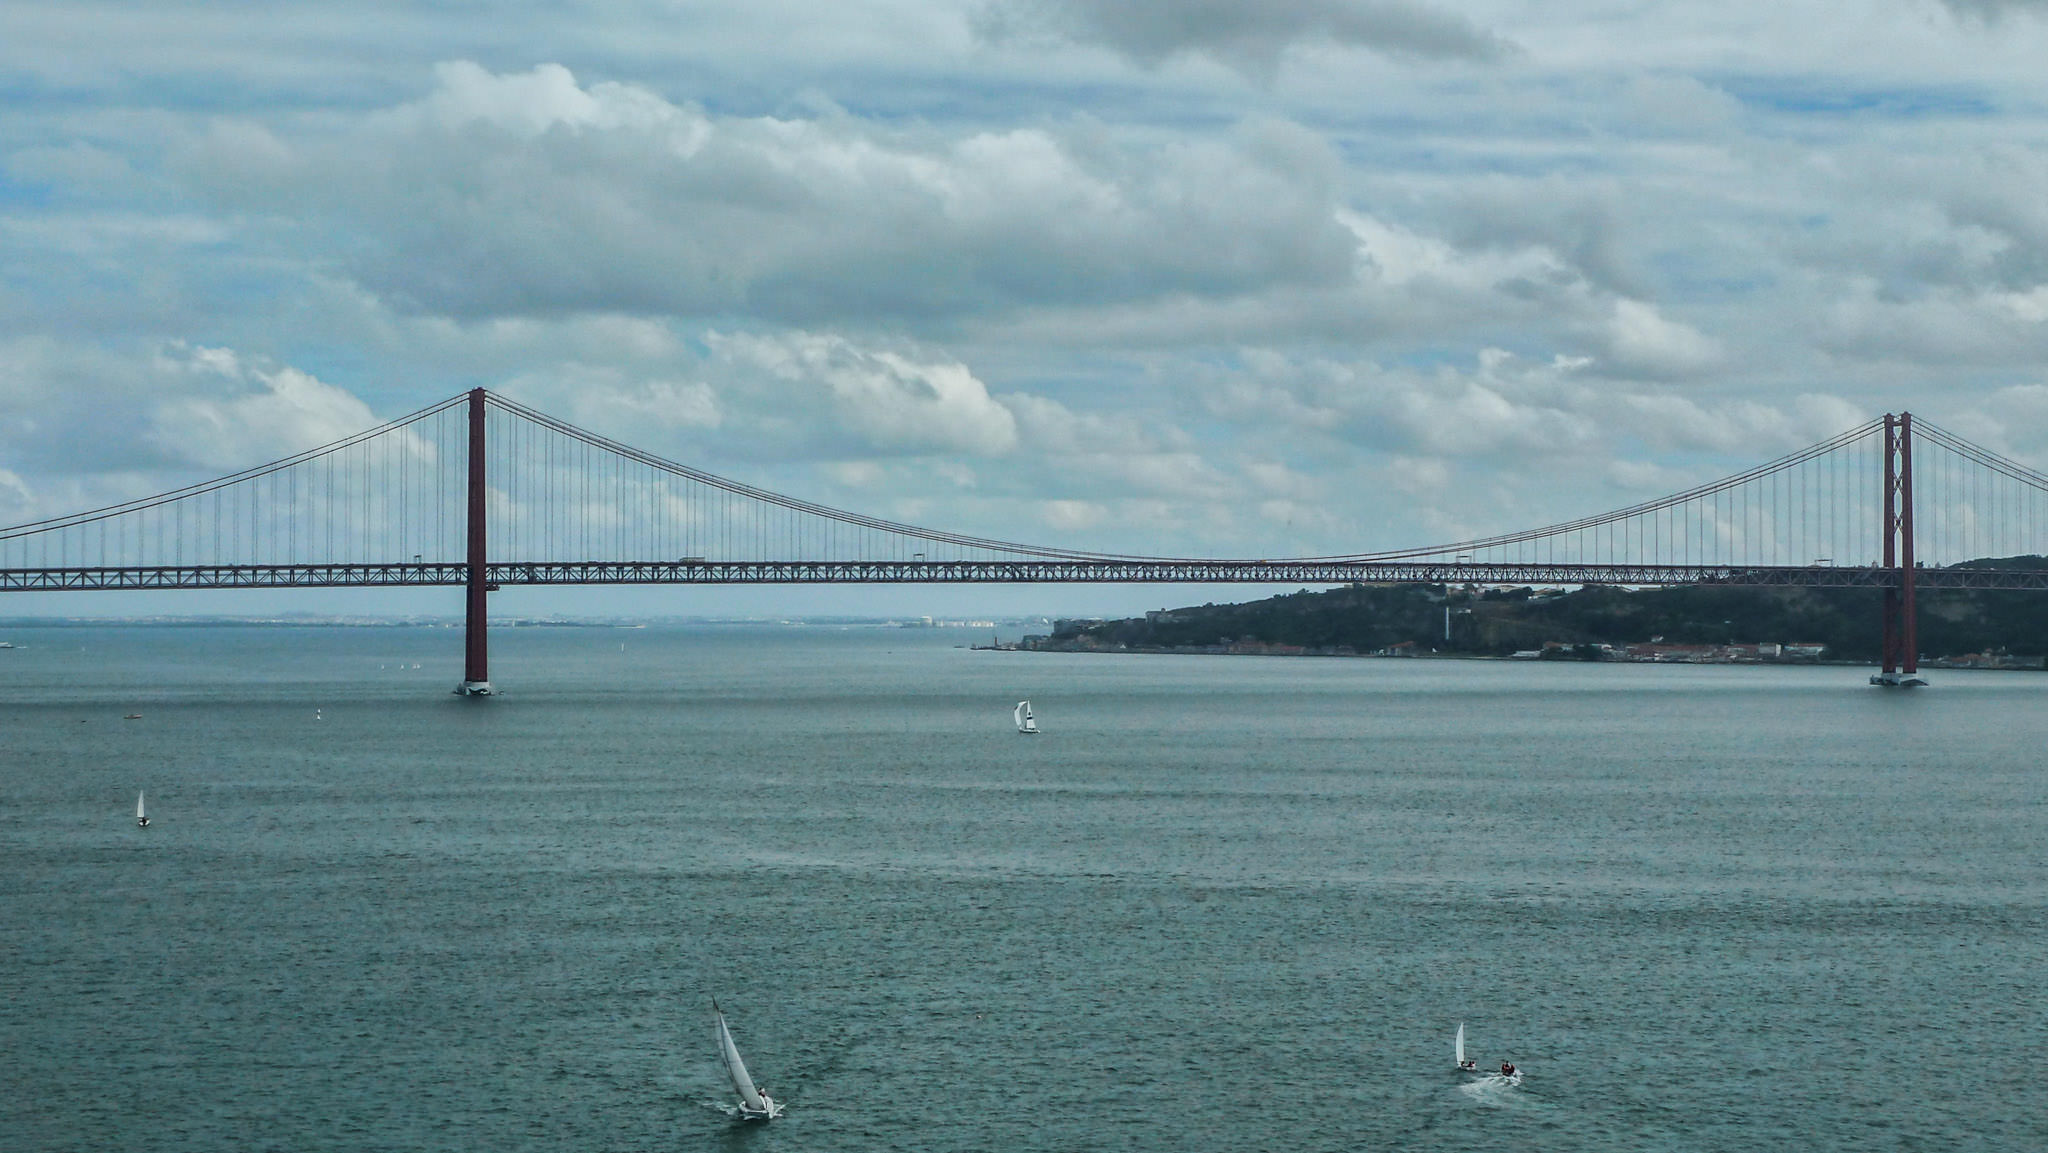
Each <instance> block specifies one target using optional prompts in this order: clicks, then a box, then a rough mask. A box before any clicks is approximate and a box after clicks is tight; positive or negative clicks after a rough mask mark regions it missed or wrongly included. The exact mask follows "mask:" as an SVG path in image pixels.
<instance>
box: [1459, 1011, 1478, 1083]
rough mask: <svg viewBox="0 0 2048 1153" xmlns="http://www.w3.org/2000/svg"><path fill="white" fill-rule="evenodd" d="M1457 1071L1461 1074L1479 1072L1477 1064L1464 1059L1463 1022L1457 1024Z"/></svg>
mask: <svg viewBox="0 0 2048 1153" xmlns="http://www.w3.org/2000/svg"><path fill="white" fill-rule="evenodd" d="M1458 1071H1459V1072H1461V1073H1477V1072H1478V1071H1479V1062H1477V1061H1471V1060H1467V1059H1466V1057H1465V1022H1463V1021H1460V1022H1458Z"/></svg>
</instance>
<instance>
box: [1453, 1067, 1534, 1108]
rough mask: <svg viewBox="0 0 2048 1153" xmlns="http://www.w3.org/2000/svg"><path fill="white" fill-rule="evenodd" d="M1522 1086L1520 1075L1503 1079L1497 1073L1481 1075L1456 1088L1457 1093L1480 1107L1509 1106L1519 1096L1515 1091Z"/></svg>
mask: <svg viewBox="0 0 2048 1153" xmlns="http://www.w3.org/2000/svg"><path fill="white" fill-rule="evenodd" d="M1521 1084H1522V1075H1521V1074H1520V1073H1516V1074H1515V1075H1514V1076H1512V1077H1503V1076H1501V1075H1500V1074H1498V1073H1481V1074H1480V1075H1479V1076H1477V1077H1473V1078H1471V1079H1470V1080H1468V1081H1466V1082H1465V1083H1464V1084H1462V1085H1460V1086H1458V1092H1460V1093H1463V1094H1464V1095H1465V1096H1467V1097H1470V1098H1472V1099H1473V1100H1474V1101H1477V1102H1479V1103H1480V1104H1482V1105H1501V1106H1505V1105H1510V1104H1513V1103H1514V1102H1515V1101H1516V1100H1517V1099H1518V1098H1519V1097H1520V1094H1518V1093H1516V1092H1515V1090H1516V1089H1517V1088H1519V1087H1520V1086H1521Z"/></svg>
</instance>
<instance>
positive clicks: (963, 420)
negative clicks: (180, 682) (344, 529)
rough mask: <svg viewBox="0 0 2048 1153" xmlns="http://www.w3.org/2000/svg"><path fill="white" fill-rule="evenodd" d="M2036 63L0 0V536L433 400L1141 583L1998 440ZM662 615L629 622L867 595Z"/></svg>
mask: <svg viewBox="0 0 2048 1153" xmlns="http://www.w3.org/2000/svg"><path fill="white" fill-rule="evenodd" d="M2044 60H2048V0H1945V2H1944V0H1870V2H1869V3H1865V4H1860V5H1841V4H1836V3H1813V2H1808V0H1772V2H1771V3H1757V2H1752V0H1729V2H1726V3H1721V4H1715V5H1698V4H1660V5H1644V4H1638V3H1617V2H1602V0H1558V2H1553V3H1548V4H1531V3H1509V2H1506V0H1473V2H1468V3H1463V4H1458V5H1449V4H1439V3H1435V2H1433V0H1265V2H1262V3H1257V4H1251V3H1235V2H1231V0H1185V2H1179V3H1167V2H1165V0H1128V2H1115V0H868V2H863V0H838V2H835V3H830V4H822V3H816V2H815V0H753V2H751V3H747V4H733V3H698V2H695V0H672V2H657V0H638V2H636V0H618V2H608V3H604V4H576V3H550V4H529V3H518V2H495V3H475V2H470V0H439V2H433V3H418V4H392V3H382V2H378V0H354V2H352V3H349V4H345V5H344V4H330V3H317V2H314V3H299V4H291V5H271V4H249V3H233V2H220V0H211V2H208V3H186V2H181V0H152V2H150V3H147V4H142V3H104V2H94V0H63V2H61V3H60V2H53V0H10V2H9V3H8V4H7V6H6V7H5V9H4V10H0V67H4V70H5V79H4V83H0V521H4V522H7V523H14V522H19V521H23V520H28V519H33V518H35V517H38V516H43V515H51V514H55V513H61V512H66V511H72V510H75V509H78V508H81V507H90V506H94V505H98V504H103V503H107V502H108V501H110V500H113V499H119V498H124V497H128V496H134V495H139V494H141V493H146V492H150V491H157V490H160V489H162V488H166V487H170V486H171V485H173V484H177V483H184V482H186V481H189V480H192V479H195V478H197V477H200V476H204V475H211V474H214V473H218V472H220V471H223V470H225V469H229V468H232V467H238V466H242V465H247V464H253V463H258V462H260V461H263V460H268V459H272V458H275V457H278V456H282V455H285V454H287V453H289V452H292V451H295V450H298V449H302V448H305V447H308V446H310V445H313V444H318V443H322V442H324V441H327V440H330V439H334V438H336V437H339V436H342V435H345V434H347V433H349V432H353V431H357V430H358V429H360V428H361V427H363V426H365V425H367V424H371V423H375V422H376V421H377V420H380V419H383V418H387V417H390V416H395V415H399V414H401V413H404V412H408V411H411V410H413V409H416V408H419V407H422V406H423V405H425V404H428V403H430V402H432V401H435V400H438V399H440V398H443V397H446V396H449V395H452V394H454V393H456V392H458V391H461V390H463V389H466V388H470V387H474V386H476V385H479V384H481V385H484V386H487V387H490V388H493V389H497V390H500V391H502V392H503V393H505V394H506V395H508V396H511V397H513V398H514V399H517V400H520V401H522V402H525V403H527V404H531V405H533V406H535V407H539V408H542V409H545V410H547V411H550V412H553V413H556V414H558V415H560V416H563V417H565V418H567V419H570V420H573V421H576V422H578V423H581V424H584V425H586V426H587V427H590V428H592V429H593V430H595V431H598V432H601V433H604V434H607V435H610V436H613V437H616V438H619V439H622V440H626V441H628V442H630V443H634V444H636V445H639V446H641V447H644V448H647V449H650V450H653V451H656V452H659V453H661V454H663V455H666V456H670V457H672V458H675V459H678V460H681V461H684V462H687V463H690V464H693V465H696V466H699V467H702V468H706V469H710V470H712V471H715V472H720V473H723V474H726V475H729V476H733V477H735V478H738V479H742V480H746V481H749V482H752V483H758V484H762V485H765V486H768V487H773V488H778V489H781V490H784V491H788V492H791V493H794V494H796V495H799V496H803V497H806V498H809V499H814V500H819V501H823V502H826V503H830V504H835V505H839V506H842V507H846V508H851V509H854V510H857V511H862V512H868V513H872V514H875V515H880V516H885V517H896V518H900V519H911V520H915V521H917V522H919V523H926V524H930V525H932V526H934V527H937V528H942V529H950V530H955V531H962V532H969V533H975V534H980V535H986V536H994V537H1000V538H1006V539H1016V540H1023V541H1027V542H1032V543H1043V544H1051V545H1061V546H1070V547H1079V548H1093V549H1105V550H1111V551H1128V552H1143V553H1172V554H1181V555H1187V554H1210V555H1239V556H1242V555H1259V556H1273V555H1283V554H1289V553H1295V554H1329V553H1342V552H1357V551H1366V550H1372V549H1381V548H1392V547H1396V546H1402V545H1410V544H1418V543H1426V542H1434V541H1441V540H1447V539H1456V538H1460V537H1465V536H1470V535H1475V534H1480V533H1487V532H1495V531H1502V530H1507V529H1513V528H1519V527H1524V526H1527V525H1531V524H1536V523H1544V522H1548V521H1552V520H1557V519H1563V518H1567V517H1571V516H1576V515H1580V514H1584V513H1587V512H1592V511H1597V510H1600V509H1605V508H1611V507H1616V506H1620V505H1624V504H1630V503H1633V502H1635V501H1638V500H1641V499H1644V498H1647V497H1651V496H1655V495H1659V494H1660V493H1662V492H1666V491H1671V490H1674V489H1677V488H1681V487H1684V486H1686V485H1688V484H1691V483H1694V482H1697V481H1700V480H1703V479H1707V478H1709V477H1712V476H1715V475H1719V474H1721V473H1724V472H1727V471H1732V470H1733V469H1734V468H1736V467H1739V466H1742V465H1745V464H1748V463H1753V462H1756V461H1759V460H1762V459H1766V458H1768V457H1772V456H1776V455H1779V454H1781V453H1783V452H1785V451H1788V450H1791V449H1794V448H1797V447H1799V446H1801V445H1804V444H1806V443H1809V442H1812V441H1814V440H1818V439H1820V438H1822V437H1825V436H1827V435H1830V434H1832V433H1834V432H1837V431H1840V430H1842V429H1844V428H1847V427H1849V426H1851V425H1854V424H1856V423H1858V422H1859V421H1861V420H1862V419H1864V418H1866V417H1868V416H1871V415H1875V414H1877V413H1881V412H1884V411H1888V410H1896V409H1901V408H1910V409H1912V410H1913V411H1915V412H1917V413H1921V414H1923V415H1925V416H1928V417H1931V418H1933V419H1935V420H1936V421H1938V422H1940V423H1942V424H1944V425H1946V426H1948V427H1950V428H1953V429H1956V430H1958V431H1962V432H1965V433H1967V434H1969V435H1972V436H1974V437H1977V438H1978V439H1980V440H1982V441H1983V442H1985V443H1987V444H1988V445H1990V446H1991V447H1993V448H1996V449H1999V450H2000V451H2004V452H2007V453H2010V454H2012V455H2014V456H2017V457H2019V458H2020V459H2022V460H2025V461H2027V462H2028V463H2030V464H2033V465H2035V466H2037V467H2039V466H2048V423H2044V421H2048V68H2044V67H2043V66H2042V61H2044ZM194 429H206V430H208V431H207V432H206V433H205V435H193V434H192V430H194ZM971 593H972V590H954V591H953V592H952V593H949V594H947V595H946V596H944V597H940V598H938V599H937V600H934V601H932V602H930V603H933V604H936V605H938V606H939V607H941V608H942V609H945V610H946V611H952V610H954V609H956V608H965V607H969V606H971V605H973V604H974V603H976V597H975V596H974V595H970V594H971ZM305 595H307V596H313V595H316V594H305ZM356 595H361V594H356ZM648 595H649V596H654V595H655V594H652V593H650V594H648ZM720 595H721V594H719V593H716V592H695V593H688V594H682V593H677V592H675V591H674V590H666V591H663V592H661V593H660V594H659V596H658V597H656V598H655V599H653V600H645V601H635V602H634V603H636V604H659V605H663V606H667V607H670V608H672V609H673V610H674V611H679V612H719V611H722V610H724V609H726V608H732V609H735V610H738V609H745V610H756V609H762V608H769V609H771V610H772V608H773V606H774V605H775V604H778V603H787V604H790V605H792V606H795V607H799V608H802V607H811V608H817V607H842V608H855V607H859V606H861V605H870V604H871V605H877V606H884V607H887V608H889V609H890V610H891V611H897V610H898V609H901V608H906V607H908V606H910V605H913V604H915V603H922V602H921V601H920V597H921V596H922V595H923V594H916V595H913V593H912V592H908V591H905V592H899V593H889V594H886V595H884V594H882V593H880V592H876V591H871V592H869V593H865V594H852V593H844V592H842V593H839V594H835V595H837V596H838V597H839V599H838V600H831V599H829V598H828V599H826V600H823V601H821V600H817V599H815V598H813V599H805V598H802V597H798V596H796V595H794V593H793V592H792V591H791V590H783V591H782V592H781V593H775V592H772V591H757V592H755V593H750V594H748V595H747V597H746V598H741V597H739V594H737V593H734V594H731V598H732V599H728V600H724V601H721V600H719V599H718V598H719V596H720ZM778 597H780V598H781V600H779V601H778V600H777V598H778ZM862 598H866V599H862ZM1187 599H1191V595H1183V594H1182V593H1181V592H1180V591H1177V590H1157V589H1153V590H1104V589H1095V590H1050V589H1041V590H1022V591H1020V592H1018V593H1017V594H1015V595H1006V596H1005V597H1003V598H1001V600H1002V605H1003V606H1005V607H1024V606H1030V605H1042V606H1045V607H1046V608H1047V609H1049V610H1063V611H1084V610H1086V609H1088V608H1091V607H1096V608H1101V609H1103V610H1105V611H1129V610H1133V609H1137V608H1143V607H1147V606H1156V605H1158V604H1163V603H1181V602H1183V601H1185V600H1187ZM1192 599H1206V597H1205V596H1200V597H1192ZM235 603H238V602H221V603H219V604H212V603H209V604H208V605H207V608H208V609H209V610H214V611H232V609H233V607H234V604H235ZM292 603H297V602H292ZM306 603H308V604H310V603H311V602H306ZM354 603H357V602H351V601H348V600H347V599H346V597H345V596H344V597H342V598H341V599H338V600H337V599H333V598H329V599H326V600H323V601H321V602H320V605H319V607H322V608H327V607H334V608H339V609H343V610H345V609H347V608H348V607H349V606H350V605H351V604H354ZM361 603H369V602H361ZM504 603H505V602H501V604H504ZM548 603H554V602H548ZM27 604H28V602H26V601H24V602H22V604H21V605H20V606H17V607H26V606H27ZM38 604H39V607H52V608H53V609H54V610H55V611H65V609H64V608H63V605H65V604H68V602H62V604H60V602H55V601H44V602H38ZM524 607H542V602H541V601H538V600H536V601H534V602H533V604H532V606H527V605H521V606H517V607H516V608H515V611H517V608H524ZM5 611H7V610H6V607H5V606H0V613H4V612H5ZM69 611H86V606H78V605H70V606H69Z"/></svg>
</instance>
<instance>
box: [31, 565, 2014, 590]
mask: <svg viewBox="0 0 2048 1153" xmlns="http://www.w3.org/2000/svg"><path fill="white" fill-rule="evenodd" d="M484 572H485V577H486V579H487V581H488V582H489V583H490V584H491V585H493V586H514V585H662V584H680V585H761V584H1299V585H1336V584H1350V583H1354V582H1356V583H1362V584H1396V583H1417V584H1454V585H1456V584H1477V585H1589V584H1597V585H1628V586H1654V585H1731V586H1748V587H1763V586H1777V587H1792V586H1798V587H1806V588H1884V587H1887V586H1891V585H1895V584H1897V583H1898V573H1897V571H1896V570H1890V569H1883V568H1878V567H1876V566H1867V567H1855V566H1834V565H1649V564H1481V563H1473V562H1469V561H1468V562H1456V561H1452V562H1446V561H1432V560H1413V561H1370V562H1364V561H1361V562H1346V561H1294V560H1206V561H1198V560H1156V561H1155V560H908V561H896V560H885V561H796V560H791V561H700V560H683V561H493V562H491V563H490V564H488V565H486V566H485V568H484ZM468 578H469V566H468V565H465V564H459V563H449V562H435V561H428V562H419V561H413V562H406V563H390V564H273V565H165V566H149V567H123V566H95V567H54V568H17V569H0V592H80V591H87V590H111V589H240V588H338V587H361V588H383V587H393V586H403V585H460V584H463V583H465V582H466V581H467V580H468ZM1914 584H1915V585H1916V586H1917V587H1919V588H1921V589H2013V590H2023V591H2040V590H2048V569H1987V568H1921V569H1916V570H1914Z"/></svg>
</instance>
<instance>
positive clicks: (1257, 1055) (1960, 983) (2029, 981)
mask: <svg viewBox="0 0 2048 1153" xmlns="http://www.w3.org/2000/svg"><path fill="white" fill-rule="evenodd" d="M5 636H6V638H7V639H10V640H13V641H14V642H15V643H16V644H17V645H19V646H21V647H19V648H16V649H14V650H11V651H0V878H4V893H0V1053H4V1059H0V1146H5V1147H6V1148H9V1149H17V1148H18V1149H25V1150H46V1149H47V1150H69V1149H85V1148H107V1149H163V1150H206V1151H214V1150H222V1149H256V1148H277V1149H290V1150H315V1149H345V1150H359V1149H361V1150H367V1149H393V1150H397V1149H406V1150H412V1149H442V1148H446V1149H457V1148H461V1149H492V1150H523V1149H534V1150H542V1149H545V1150H642V1149H644V1150H670V1149H697V1148H712V1149H745V1150H752V1151H759V1153H770V1151H781V1150H806V1151H817V1150H876V1149H898V1150H931V1151H954V1150H1080V1149H1118V1150H1124V1149H1130V1150H1232V1149H1244V1150H1295V1149H1302V1150H1323V1149H1331V1150H1336V1149H1347V1150H1348V1149H1444V1150H1463V1149H1507V1148H1518V1149H1541V1150H1579V1149H1584V1150H1665V1149H1669V1150H1758V1149H1801V1150H1832V1149H1840V1150H1852V1149H1853V1150H1868V1149H1901V1150H1906V1149H1927V1150H1935V1149H1955V1148H1962V1149H2013V1150H2039V1149H2043V1148H2048V1111H2044V1105H2048V1101H2044V1098H2048V1092H2044V1090H2043V1088H2042V1087H2041V1078H2040V1076H2039V1075H2038V1073H2037V1070H2039V1069H2040V1068H2042V1067H2043V1064H2044V1061H2048V1025H2044V1022H2043V1020H2042V1015H2041V1008H2040V1006H2041V1003H2042V996H2041V992H2042V985H2043V980H2044V974H2048V836H2044V834H2048V807H2044V802H2048V783H2044V781H2048V777H2044V773H2043V769H2042V762H2043V757H2044V749H2048V707H2044V706H2048V677H2043V676H2039V675H2031V676H2030V675H2023V674H1966V673H1940V674H1937V675H1936V677H1935V681H1936V684H1935V686H1934V687H1933V688H1931V689H1928V690H1925V691H1922V692H1917V693H1900V692H1885V691H1881V690H1876V689H1871V688H1868V687H1866V686H1864V685H1863V683H1862V681H1863V677H1864V673H1863V672H1862V671H1860V670H1853V669H1825V668H1808V669H1733V668H1669V667H1660V668H1649V667H1614V666H1579V665H1569V666H1560V665H1543V666H1532V665H1522V664H1507V663H1489V662H1431V661H1371V660H1302V659H1285V658H1250V657H1241V658H1204V657H1163V656H1161V657H1110V656H1078V655H1060V654H1030V653H991V652H975V651H970V650H968V649H965V648H957V647H955V646H956V645H961V644H965V643H967V641H968V639H969V638H968V637H967V636H966V635H965V634H961V633H956V632H950V631H944V630H883V629H854V630H843V631H832V630H821V629H773V628H767V627H759V628H724V629H713V628H698V629H685V628H674V629H659V628H649V629H641V630H621V629H596V628H589V629H585V628H575V629H518V630H507V629H501V630H499V631H498V632H497V633H495V634H494V638H493V640H494V651H493V656H494V666H493V670H492V671H493V674H494V679H495V680H496V681H497V682H498V684H499V685H500V687H501V688H502V689H504V690H506V692H505V695H503V696H501V697H498V698H496V699H493V700H488V701H464V700H459V699H456V698H455V697H453V696H451V695H449V694H448V692H447V690H448V689H449V688H450V687H451V686H452V684H453V682H454V681H455V679H456V674H457V671H458V667H459V663H460V634H459V632H456V631H454V630H445V629H287V628H269V629H226V628H209V629H165V628H152V629H136V628H66V629H14V630H10V631H8V632H7V633H6V634H5ZM972 639H974V640H977V641H978V640H981V639H983V636H982V634H975V635H974V637H973V638H972ZM415 664H416V665H418V667H417V668H415V667H412V666H414V665H415ZM1023 696H1029V697H1030V698H1031V699H1032V701H1033V703H1034V706H1035V708H1036V710H1037V712H1038V715H1039V721H1040V724H1041V725H1042V726H1043V728H1044V729H1045V733H1044V735H1042V736H1038V737H1031V738H1025V737H1019V736H1018V735H1017V734H1016V733H1015V732H1014V731H1013V730H1012V727H1011V725H1010V719H1009V714H1010V708H1011V706H1012V705H1014V704H1015V702H1016V701H1017V700H1018V699H1019V698H1020V697H1023ZM127 713H140V714H142V715H141V717H140V718H138V719H134V720H124V719H123V716H124V714H127ZM138 789H147V790H148V793H149V797H150V809H151V815H152V817H153V823H152V825H151V827H150V828H148V829H138V828H137V827H136V826H135V822H134V820H133V809H134V803H135V793H136V791H137V790H138ZM714 995H715V996H716V997H718V999H719V1001H720V1003H721V1004H722V1005H724V1007H725V1008H726V1011H727V1013H728V1015H729V1017H730V1018H731V1020H732V1024H733V1029H734V1032H735V1033H736V1034H737V1036H738V1038H739V1043H740V1045H741V1047H742V1049H743V1050H744V1051H745V1053H746V1054H747V1058H748V1061H749V1063H750V1064H751V1065H752V1066H754V1071H755V1073H756V1075H757V1077H758V1078H759V1079H760V1080H761V1081H762V1082H763V1083H764V1084H766V1085H767V1086H769V1087H770V1089H771V1091H773V1092H774V1093H775V1094H776V1095H777V1096H778V1097H779V1098H782V1099H783V1100H785V1101H787V1102H788V1104H789V1113H788V1115H787V1116H786V1117H785V1118H784V1119H783V1120H781V1121H778V1122H776V1123H774V1124H773V1125H771V1126H767V1127H742V1126H738V1125H736V1124H734V1123H733V1122H731V1121H729V1120H728V1119H727V1116H726V1114H725V1112H724V1110H725V1108H726V1107H727V1105H728V1103H729V1098H730V1093H729V1091H728V1090H727V1089H726V1088H725V1087H724V1085H723V1082H722V1078H721V1073H720V1070H719V1068H718V1066H717V1065H716V1063H715V1062H716V1055H715V1049H714V1044H713V1039H712V1032H711V1026H710V1020H709V1016H710V1013H709V1002H710V998H711V997H713V996H714ZM1460 1021H1464V1022H1465V1023H1466V1029H1467V1036H1468V1046H1469V1047H1470V1049H1471V1050H1472V1051H1473V1055H1474V1056H1476V1057H1477V1058H1478V1059H1479V1060H1481V1061H1482V1062H1483V1063H1498V1062H1499V1061H1500V1060H1501V1059H1503V1058H1507V1059H1511V1060H1513V1061H1515V1062H1516V1063H1517V1064H1518V1065H1520V1066H1521V1067H1522V1069H1523V1070H1524V1072H1525V1075H1526V1076H1525V1080H1524V1082H1523V1084H1522V1085H1521V1086H1519V1087H1516V1088H1506V1087H1502V1086H1500V1085H1497V1084H1493V1083H1489V1082H1484V1081H1481V1082H1473V1083H1467V1082H1465V1081H1464V1080H1462V1079H1461V1078H1460V1077H1459V1076H1457V1075H1456V1074H1455V1073H1454V1072H1452V1070H1451V1068H1450V1066H1451V1037H1452V1032H1453V1030H1454V1029H1455V1028H1456V1027H1457V1024H1458V1023H1459V1022H1460Z"/></svg>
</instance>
